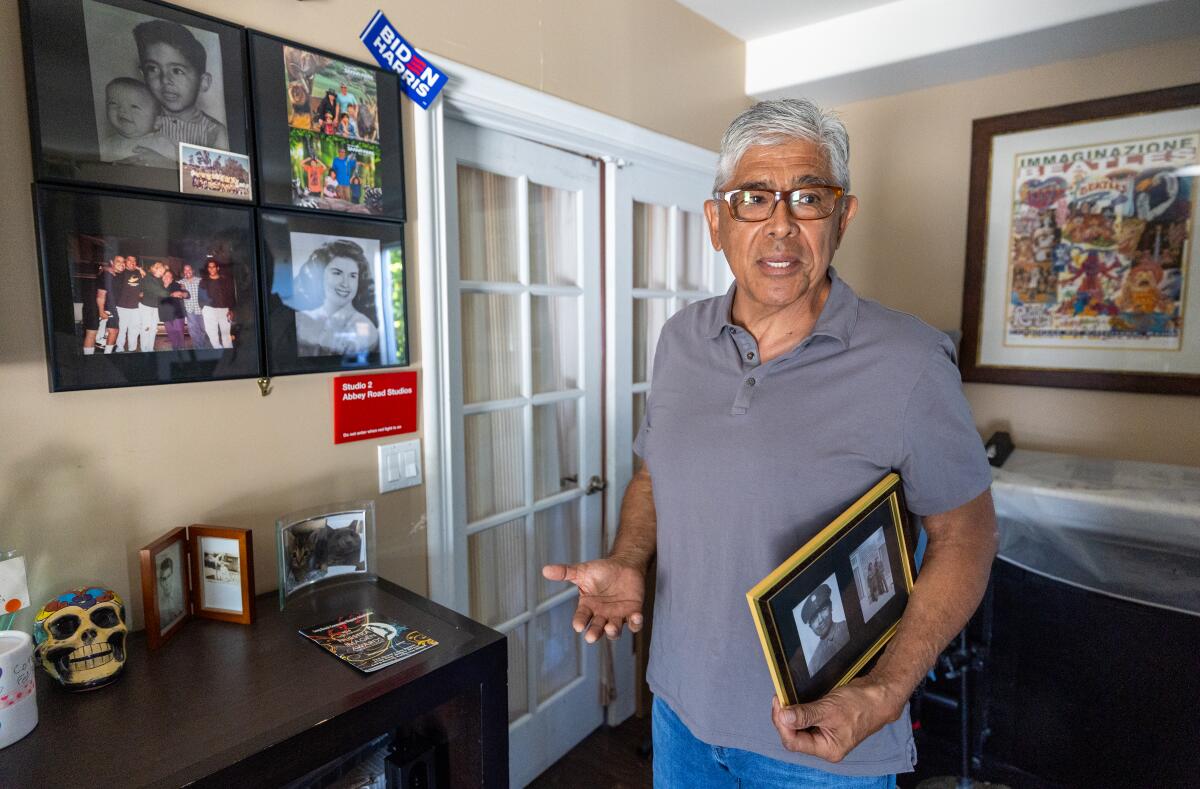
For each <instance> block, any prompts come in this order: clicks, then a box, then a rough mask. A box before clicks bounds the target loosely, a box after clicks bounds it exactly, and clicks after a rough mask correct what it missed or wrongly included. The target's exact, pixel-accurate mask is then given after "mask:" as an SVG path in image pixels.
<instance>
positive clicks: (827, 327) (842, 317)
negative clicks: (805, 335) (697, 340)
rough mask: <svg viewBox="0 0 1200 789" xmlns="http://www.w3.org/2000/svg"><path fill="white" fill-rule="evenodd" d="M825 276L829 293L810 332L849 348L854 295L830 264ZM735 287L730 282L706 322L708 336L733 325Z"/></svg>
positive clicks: (855, 315) (855, 308)
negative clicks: (719, 305)
mask: <svg viewBox="0 0 1200 789" xmlns="http://www.w3.org/2000/svg"><path fill="white" fill-rule="evenodd" d="M829 280H830V287H829V297H828V298H826V299H825V306H824V307H822V308H821V315H820V316H819V317H818V318H817V324H816V325H815V326H814V327H813V330H812V336H813V337H816V336H817V335H823V336H825V337H832V338H834V339H835V340H837V341H838V342H840V343H841V344H842V347H844V348H849V347H850V334H851V332H853V331H854V322H855V321H856V320H858V297H856V296H855V295H854V292H853V291H852V290H850V288H849V287H848V286H847V285H846V283H845V282H843V281H842V279H841V278H840V277H839V276H838V275H837V271H836V270H835V269H834V267H833V266H830V267H829ZM736 291H737V283H736V282H734V283H733V284H732V285H730V286H729V290H727V291H725V295H724V296H722V297H721V309H719V310H717V312H716V318H715V319H714V320H713V321H712V323H711V324H710V325H709V330H708V336H709V339H716V338H717V337H719V336H720V335H721V332H723V331H726V330H727V329H728V328H729V327H730V326H735V325H736V324H734V322H733V320H732V315H733V294H734V293H735V292H736Z"/></svg>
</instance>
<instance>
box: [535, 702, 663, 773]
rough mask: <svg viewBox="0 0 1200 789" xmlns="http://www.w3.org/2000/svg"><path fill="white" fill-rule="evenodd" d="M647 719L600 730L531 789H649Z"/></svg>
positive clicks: (633, 719)
mask: <svg viewBox="0 0 1200 789" xmlns="http://www.w3.org/2000/svg"><path fill="white" fill-rule="evenodd" d="M649 744H650V718H649V717H645V718H638V717H636V716H634V717H631V718H630V719H629V720H627V721H625V722H624V723H622V724H621V725H620V726H616V727H612V728H610V727H608V726H601V727H600V728H599V729H596V731H594V732H592V733H591V735H589V736H588V738H587V739H586V740H584V741H583V742H581V743H579V745H577V746H575V748H574V749H572V750H571V751H570V752H569V753H568V754H567V755H566V756H564V757H562V758H561V759H559V760H558V761H557V762H555V763H554V764H552V765H551V766H550V769H548V770H546V772H544V773H542V774H541V775H539V776H538V777H537V779H536V780H535V781H534V782H533V783H531V784H530V785H529V786H530V787H531V789H600V787H605V788H606V789H643V788H644V789H651V787H652V786H653V784H654V778H653V775H652V773H651V769H650V754H649V752H648V750H647V751H646V752H645V753H644V755H643V752H642V751H641V749H642V748H643V746H649Z"/></svg>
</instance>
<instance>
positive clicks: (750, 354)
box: [746, 351, 754, 359]
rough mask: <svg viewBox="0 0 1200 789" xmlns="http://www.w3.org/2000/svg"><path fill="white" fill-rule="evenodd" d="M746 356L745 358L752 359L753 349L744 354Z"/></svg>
mask: <svg viewBox="0 0 1200 789" xmlns="http://www.w3.org/2000/svg"><path fill="white" fill-rule="evenodd" d="M746 358H747V359H753V358H754V351H750V352H749V353H748V354H746Z"/></svg>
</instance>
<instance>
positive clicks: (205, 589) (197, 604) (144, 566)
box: [138, 524, 254, 649]
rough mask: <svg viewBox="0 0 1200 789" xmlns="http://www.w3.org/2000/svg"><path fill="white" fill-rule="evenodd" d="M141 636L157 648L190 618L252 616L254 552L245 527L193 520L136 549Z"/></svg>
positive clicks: (248, 619) (243, 618) (246, 621)
mask: <svg viewBox="0 0 1200 789" xmlns="http://www.w3.org/2000/svg"><path fill="white" fill-rule="evenodd" d="M138 559H139V563H140V564H141V571H142V610H143V617H144V619H145V623H146V641H147V644H148V645H149V647H150V649H158V648H159V647H161V646H162V645H163V644H165V643H166V642H167V640H168V639H170V638H171V637H172V636H174V635H175V634H176V633H178V632H179V630H180V629H181V628H182V627H183V626H184V624H186V623H187V622H188V620H190V619H194V618H200V619H218V620H221V621H225V622H238V623H240V624H245V625H248V624H251V623H252V622H253V621H254V555H253V548H252V543H251V534H250V532H249V531H247V530H246V529H233V528H223V527H220V526H204V525H200V524H195V525H192V526H188V527H186V528H182V527H181V528H178V529H172V530H171V531H169V532H167V533H166V534H164V535H163V536H162V537H159V538H158V539H157V540H155V541H154V542H152V543H150V544H149V545H147V546H146V547H144V548H142V549H141V550H140V551H139V552H138Z"/></svg>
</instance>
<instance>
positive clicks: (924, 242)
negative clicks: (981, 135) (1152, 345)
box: [838, 38, 1200, 466]
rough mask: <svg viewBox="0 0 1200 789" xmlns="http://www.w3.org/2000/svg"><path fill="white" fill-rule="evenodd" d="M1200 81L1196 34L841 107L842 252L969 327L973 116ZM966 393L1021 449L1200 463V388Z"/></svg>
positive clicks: (988, 422)
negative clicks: (965, 295)
mask: <svg viewBox="0 0 1200 789" xmlns="http://www.w3.org/2000/svg"><path fill="white" fill-rule="evenodd" d="M1197 81H1200V39H1198V38H1192V39H1186V40H1181V41H1175V42H1169V43H1165V44H1159V45H1155V46H1149V47H1144V48H1138V49H1131V50H1126V51H1122V52H1116V53H1113V54H1109V55H1103V56H1099V57H1094V58H1088V59H1082V60H1074V61H1069V62H1064V63H1054V64H1051V65H1047V66H1042V67H1039V68H1034V69H1028V70H1024V71H1018V72H1013V73H1010V74H1004V75H1001V76H997V77H988V78H985V79H979V80H972V81H969V82H959V83H955V84H951V85H944V86H941V87H936V88H929V89H927V90H920V91H914V92H911V93H905V94H903V95H900V96H891V97H887V98H882V99H875V100H872V101H863V102H857V103H854V104H849V105H846V106H844V107H840V108H839V109H840V111H841V113H842V116H843V118H844V119H845V121H846V125H847V126H848V128H849V130H850V137H851V142H852V150H853V155H852V157H851V161H852V164H851V177H852V181H853V188H854V191H855V192H856V193H857V194H858V195H859V196H860V199H861V201H862V204H861V208H860V210H859V214H858V217H857V218H856V220H855V225H854V227H852V228H851V230H850V233H849V235H848V237H847V239H846V241H845V243H844V244H843V247H842V250H841V251H840V252H839V253H838V266H839V271H840V272H841V273H842V274H844V275H845V276H846V278H847V279H848V280H849V281H850V282H851V283H853V284H854V286H855V287H856V288H857V289H858V290H859V292H860V293H862V294H863V295H866V296H869V297H871V298H875V299H878V300H880V301H882V302H884V303H886V304H889V305H891V306H894V307H897V308H899V309H903V310H906V311H908V312H912V313H915V314H917V315H919V316H921V317H922V318H924V319H925V320H927V321H929V322H930V323H932V324H933V325H935V326H937V327H939V328H942V329H956V328H958V327H959V323H960V317H961V312H962V286H963V267H964V250H965V247H966V227H967V193H968V167H969V164H970V158H971V149H970V146H971V121H972V120H973V119H975V118H983V117H988V116H991V115H1000V114H1003V113H1008V112H1018V111H1021V110H1028V109H1034V108H1037V107H1044V106H1052V105H1056V104H1065V103H1067V102H1073V101H1082V100H1086V99H1092V98H1100V97H1103V96H1113V95H1119V94H1122V93H1131V92H1133V91H1140V90H1149V89H1152V88H1162V87H1167V86H1170V85H1179V84H1183V83H1187V82H1197ZM1197 273H1200V272H1193V276H1194V275H1195V274H1197ZM1195 352H1196V349H1192V353H1195ZM966 390H967V397H968V399H969V400H970V402H971V406H972V408H973V409H974V412H975V421H976V423H977V424H978V426H979V429H980V430H981V431H983V432H984V434H985V435H987V434H990V432H991V431H992V430H996V429H1008V430H1009V431H1010V432H1011V433H1012V435H1013V440H1014V441H1015V442H1016V444H1017V445H1018V446H1021V447H1026V448H1029V449H1043V450H1048V451H1057V452H1071V453H1077V454H1082V455H1092V456H1101V457H1113V458H1127V459H1134V460H1148V461H1156V462H1162V463H1180V464H1185V465H1192V466H1200V399H1198V398H1196V397H1180V396H1165V395H1139V394H1128V393H1117V392H1092V391H1083V390H1074V389H1050V388H1045V387H1028V386H1000V385H995V384H968V385H967V386H966Z"/></svg>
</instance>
